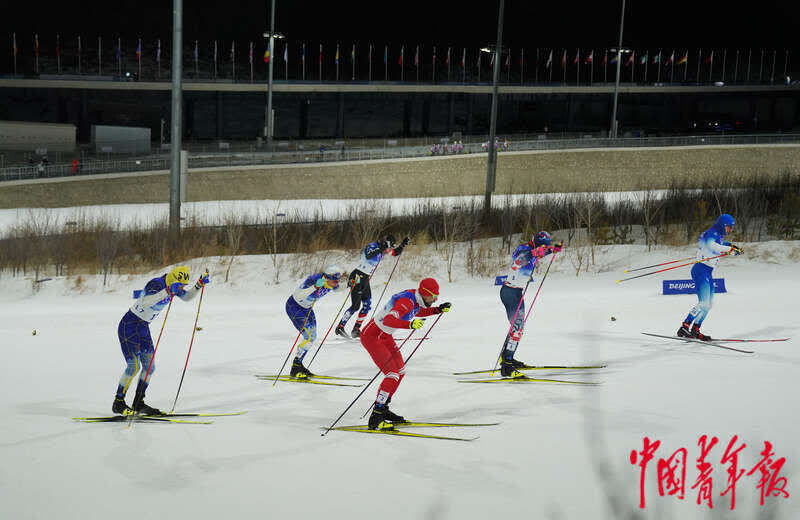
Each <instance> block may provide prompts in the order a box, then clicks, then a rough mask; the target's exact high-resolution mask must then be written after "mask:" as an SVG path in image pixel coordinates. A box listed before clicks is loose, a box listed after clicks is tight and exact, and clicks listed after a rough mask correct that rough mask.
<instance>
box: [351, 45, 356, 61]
mask: <svg viewBox="0 0 800 520" xmlns="http://www.w3.org/2000/svg"><path fill="white" fill-rule="evenodd" d="M355 62H356V44H355V43H354V44H353V48H352V49H350V63H355Z"/></svg>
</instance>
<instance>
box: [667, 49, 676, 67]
mask: <svg viewBox="0 0 800 520" xmlns="http://www.w3.org/2000/svg"><path fill="white" fill-rule="evenodd" d="M673 63H675V51H672V54H670V55H669V59H668V60H667V64H668V65H671V64H673Z"/></svg>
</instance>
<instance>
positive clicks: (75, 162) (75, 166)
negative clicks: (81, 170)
mask: <svg viewBox="0 0 800 520" xmlns="http://www.w3.org/2000/svg"><path fill="white" fill-rule="evenodd" d="M77 174H78V159H72V175H77Z"/></svg>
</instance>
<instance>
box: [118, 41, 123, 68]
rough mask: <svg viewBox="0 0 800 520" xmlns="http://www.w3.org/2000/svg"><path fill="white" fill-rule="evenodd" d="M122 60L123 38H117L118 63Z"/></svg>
mask: <svg viewBox="0 0 800 520" xmlns="http://www.w3.org/2000/svg"><path fill="white" fill-rule="evenodd" d="M121 60H122V38H117V63H120V61H121Z"/></svg>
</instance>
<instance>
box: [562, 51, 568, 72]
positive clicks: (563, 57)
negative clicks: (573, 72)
mask: <svg viewBox="0 0 800 520" xmlns="http://www.w3.org/2000/svg"><path fill="white" fill-rule="evenodd" d="M566 67H567V49H564V52H563V53H562V54H561V68H562V69H565V68H566Z"/></svg>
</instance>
